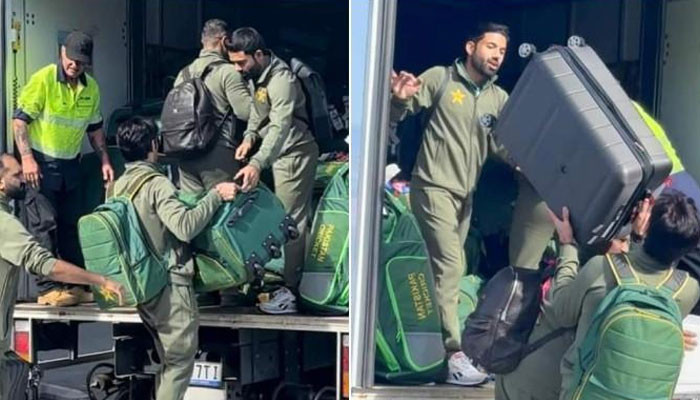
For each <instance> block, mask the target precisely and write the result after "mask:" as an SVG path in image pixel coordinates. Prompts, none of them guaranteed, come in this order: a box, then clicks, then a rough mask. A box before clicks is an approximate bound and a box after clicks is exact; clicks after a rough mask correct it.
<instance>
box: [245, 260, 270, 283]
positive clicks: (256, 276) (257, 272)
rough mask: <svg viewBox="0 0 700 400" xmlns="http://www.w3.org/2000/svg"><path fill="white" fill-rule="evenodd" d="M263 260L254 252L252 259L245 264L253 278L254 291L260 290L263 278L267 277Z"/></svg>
mask: <svg viewBox="0 0 700 400" xmlns="http://www.w3.org/2000/svg"><path fill="white" fill-rule="evenodd" d="M261 261H262V260H261V259H260V257H258V255H257V254H256V253H255V252H253V253H251V254H250V257H248V259H247V260H246V262H245V267H246V269H247V270H248V273H249V274H250V276H251V277H252V278H251V285H252V286H253V288H254V289H259V288H261V287H262V284H263V277H264V276H265V268H264V267H263V264H262V262H261Z"/></svg>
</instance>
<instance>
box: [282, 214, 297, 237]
mask: <svg viewBox="0 0 700 400" xmlns="http://www.w3.org/2000/svg"><path fill="white" fill-rule="evenodd" d="M280 230H281V231H282V233H283V234H284V237H286V238H287V240H296V239H297V238H299V228H297V224H296V222H294V220H293V219H292V217H290V216H289V215H287V216H286V217H284V221H282V223H281V224H280Z"/></svg>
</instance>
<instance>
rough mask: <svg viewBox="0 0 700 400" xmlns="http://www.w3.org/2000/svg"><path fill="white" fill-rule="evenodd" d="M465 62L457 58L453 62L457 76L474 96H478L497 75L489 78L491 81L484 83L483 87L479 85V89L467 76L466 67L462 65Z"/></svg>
mask: <svg viewBox="0 0 700 400" xmlns="http://www.w3.org/2000/svg"><path fill="white" fill-rule="evenodd" d="M465 62H466V59H465V58H464V57H459V58H457V59H456V60H455V62H454V66H455V70H456V71H457V74H459V76H460V77H462V79H464V81H465V82H466V83H467V87H468V88H469V90H470V91H471V92H472V93H473V94H474V95H475V96H478V95H479V93H481V92H483V91H484V90H486V89H488V88H489V87H490V86H491V85H493V84H494V83H495V82H496V80H497V79H498V75H494V76H492V77H491V79H489V80H487V81H486V82H484V84H483V85H481V87H479V85H477V84H476V83H474V80H473V79H472V77H471V76H469V73H468V72H467V67H466V66H465V65H464V63H465Z"/></svg>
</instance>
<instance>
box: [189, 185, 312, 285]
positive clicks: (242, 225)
mask: <svg viewBox="0 0 700 400" xmlns="http://www.w3.org/2000/svg"><path fill="white" fill-rule="evenodd" d="M180 200H182V201H183V202H184V203H185V204H189V205H193V204H195V202H196V197H193V196H192V195H190V194H185V193H181V194H180ZM298 236H299V231H298V229H297V227H296V223H295V222H294V221H293V220H292V218H291V217H289V216H288V215H287V214H286V213H285V211H284V208H283V207H282V203H281V202H280V200H279V199H278V198H277V196H275V195H274V193H272V192H271V191H270V190H269V189H268V188H267V187H265V186H264V185H263V184H259V185H258V186H257V187H256V188H255V189H253V190H251V191H249V192H248V193H240V194H238V196H236V198H235V200H233V201H232V202H228V203H225V204H224V205H223V206H222V207H221V208H220V209H219V211H217V212H216V214H215V215H214V217H213V218H212V221H211V222H210V223H209V225H208V226H207V227H206V228H205V229H204V230H203V231H202V233H200V234H199V235H198V236H197V237H196V238H195V239H194V240H193V241H192V243H191V245H192V249H193V250H194V252H195V260H196V261H197V263H196V265H197V269H196V274H195V280H194V285H195V290H197V291H199V292H207V291H213V290H220V289H225V288H228V287H234V286H240V285H242V284H245V283H253V284H254V285H261V284H262V283H263V278H264V275H265V272H266V266H267V265H268V264H269V262H270V260H272V259H273V258H280V257H281V256H282V247H283V246H284V244H285V243H286V242H287V241H288V240H290V239H295V238H297V237H298Z"/></svg>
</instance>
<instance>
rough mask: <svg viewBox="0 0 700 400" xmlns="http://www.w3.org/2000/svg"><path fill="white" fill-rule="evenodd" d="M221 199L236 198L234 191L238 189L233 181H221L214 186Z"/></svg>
mask: <svg viewBox="0 0 700 400" xmlns="http://www.w3.org/2000/svg"><path fill="white" fill-rule="evenodd" d="M214 189H215V190H216V191H217V192H218V193H219V196H220V197H221V199H222V200H223V201H231V200H233V199H235V198H236V193H238V190H239V189H240V188H239V187H238V185H236V184H235V183H233V182H222V183H219V184H218V185H216V186H215V187H214Z"/></svg>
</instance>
